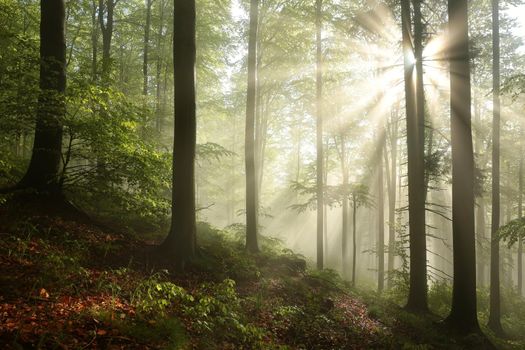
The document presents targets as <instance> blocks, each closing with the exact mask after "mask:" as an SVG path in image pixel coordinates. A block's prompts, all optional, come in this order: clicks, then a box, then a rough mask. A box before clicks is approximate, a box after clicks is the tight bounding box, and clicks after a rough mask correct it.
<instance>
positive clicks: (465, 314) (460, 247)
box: [446, 0, 480, 333]
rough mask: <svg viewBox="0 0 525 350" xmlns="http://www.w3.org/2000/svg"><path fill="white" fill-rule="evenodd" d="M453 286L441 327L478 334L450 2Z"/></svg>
mask: <svg viewBox="0 0 525 350" xmlns="http://www.w3.org/2000/svg"><path fill="white" fill-rule="evenodd" d="M448 15H449V26H450V28H449V33H453V34H452V35H449V38H448V39H449V43H450V44H449V45H450V48H449V50H450V51H449V60H450V95H451V99H450V105H451V146H452V237H453V253H454V258H453V263H454V281H453V290H452V309H451V311H450V315H449V316H448V318H447V320H446V323H448V325H449V326H451V327H452V328H454V329H455V331H457V332H459V333H469V332H480V330H479V324H478V318H477V310H476V304H477V302H476V240H475V232H474V231H475V230H474V156H473V146H472V129H471V111H470V104H471V92H470V62H469V44H468V3H467V0H449V1H448Z"/></svg>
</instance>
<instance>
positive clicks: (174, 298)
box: [131, 272, 194, 319]
mask: <svg viewBox="0 0 525 350" xmlns="http://www.w3.org/2000/svg"><path fill="white" fill-rule="evenodd" d="M165 275H166V272H158V273H156V274H153V275H152V276H150V277H149V278H147V279H146V280H144V281H143V282H142V283H141V284H140V285H139V286H138V287H137V288H136V290H135V291H134V293H133V295H132V296H131V303H132V304H133V305H135V307H136V308H137V312H138V314H139V316H140V317H143V318H145V319H148V318H155V317H165V316H166V315H167V313H168V311H171V312H173V311H174V310H173V308H174V307H182V305H184V304H189V303H191V302H193V301H194V298H193V297H192V296H191V295H189V294H188V293H187V292H186V290H184V288H182V287H179V286H177V285H175V284H173V283H171V282H166V281H164V280H165V278H166V276H165ZM168 308H169V310H168Z"/></svg>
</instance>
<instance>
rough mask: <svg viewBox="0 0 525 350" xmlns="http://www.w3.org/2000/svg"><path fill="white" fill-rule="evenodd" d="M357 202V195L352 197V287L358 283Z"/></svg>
mask: <svg viewBox="0 0 525 350" xmlns="http://www.w3.org/2000/svg"><path fill="white" fill-rule="evenodd" d="M356 219H357V200H356V197H355V195H352V287H355V283H356V267H357V237H356V234H357V233H356V228H357V223H356Z"/></svg>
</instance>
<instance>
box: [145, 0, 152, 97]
mask: <svg viewBox="0 0 525 350" xmlns="http://www.w3.org/2000/svg"><path fill="white" fill-rule="evenodd" d="M152 3H153V0H146V25H145V26H144V60H143V62H142V74H143V75H144V86H143V87H142V94H143V95H144V96H148V55H149V32H150V29H151V4H152Z"/></svg>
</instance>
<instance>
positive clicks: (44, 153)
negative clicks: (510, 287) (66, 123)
mask: <svg viewBox="0 0 525 350" xmlns="http://www.w3.org/2000/svg"><path fill="white" fill-rule="evenodd" d="M40 9H41V12H40V94H39V97H38V107H37V112H36V113H37V115H36V127H35V138H34V143H33V153H32V156H31V161H30V163H29V167H28V169H27V172H26V173H25V175H24V177H23V178H22V180H20V183H19V185H18V187H21V188H27V187H29V188H34V189H36V190H38V191H39V192H44V193H51V194H59V193H60V192H61V188H60V186H59V171H60V163H61V152H62V119H63V118H64V116H65V113H66V109H65V96H64V94H65V89H66V71H65V67H66V37H65V2H64V0H42V1H41V2H40Z"/></svg>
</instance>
